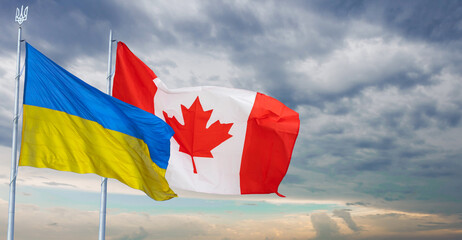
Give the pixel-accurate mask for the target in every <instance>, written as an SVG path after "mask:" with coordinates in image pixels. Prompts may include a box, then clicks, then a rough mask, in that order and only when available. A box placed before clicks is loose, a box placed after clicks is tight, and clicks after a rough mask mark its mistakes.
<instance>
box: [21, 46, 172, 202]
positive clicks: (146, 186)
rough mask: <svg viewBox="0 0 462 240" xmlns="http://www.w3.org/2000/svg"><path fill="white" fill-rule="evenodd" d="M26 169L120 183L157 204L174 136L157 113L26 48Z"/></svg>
mask: <svg viewBox="0 0 462 240" xmlns="http://www.w3.org/2000/svg"><path fill="white" fill-rule="evenodd" d="M25 78H26V80H25V87H24V108H23V109H24V110H23V131H22V144H21V155H20V160H19V165H20V166H32V167H37V168H52V169H56V170H59V171H70V172H76V173H95V174H98V175H100V176H103V177H107V178H115V179H117V180H119V181H121V182H122V183H124V184H126V185H128V186H130V187H132V188H135V189H139V190H141V191H144V192H145V193H146V194H147V195H148V196H149V197H151V198H153V199H155V200H167V199H170V198H172V197H176V194H175V193H174V192H173V191H172V190H171V189H170V187H169V185H168V183H167V181H166V180H165V171H166V169H167V166H168V159H169V157H170V138H171V137H172V136H173V134H174V132H173V130H172V129H171V128H170V126H168V125H167V124H166V123H165V122H164V121H162V120H161V119H160V118H158V117H156V116H154V115H153V114H151V113H148V112H146V111H143V110H141V109H139V108H137V107H135V106H132V105H130V104H127V103H124V102H122V101H120V100H118V99H116V98H113V97H111V96H109V95H107V94H105V93H103V92H101V91H99V90H98V89H96V88H94V87H92V86H90V85H88V84H86V83H85V82H83V81H82V80H80V79H79V78H77V77H75V76H74V75H72V74H71V73H69V72H67V71H66V70H65V69H63V68H62V67H60V66H58V65H57V64H56V63H54V62H53V61H51V60H50V59H48V58H47V57H46V56H44V55H43V54H42V53H40V52H39V51H37V50H36V49H35V48H33V47H32V46H31V45H29V44H28V43H27V44H26V77H25Z"/></svg>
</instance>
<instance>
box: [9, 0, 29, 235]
mask: <svg viewBox="0 0 462 240" xmlns="http://www.w3.org/2000/svg"><path fill="white" fill-rule="evenodd" d="M23 7H24V6H21V10H19V8H16V17H15V21H16V22H18V24H19V28H18V48H17V58H16V80H15V95H14V98H15V102H14V116H13V140H12V143H11V174H10V199H9V205H8V236H7V240H13V239H14V210H15V201H16V176H17V165H18V161H17V155H18V153H17V148H18V141H17V139H18V118H19V113H18V112H19V79H20V77H21V76H20V69H21V67H20V65H21V42H22V40H21V34H22V28H21V25H22V23H23V22H24V21H26V20H27V12H28V10H29V7H27V6H26V8H23Z"/></svg>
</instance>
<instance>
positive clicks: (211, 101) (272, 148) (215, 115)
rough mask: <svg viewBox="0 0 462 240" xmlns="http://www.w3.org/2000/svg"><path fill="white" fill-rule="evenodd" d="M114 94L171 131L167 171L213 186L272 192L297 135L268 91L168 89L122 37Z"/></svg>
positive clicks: (291, 115)
mask: <svg viewBox="0 0 462 240" xmlns="http://www.w3.org/2000/svg"><path fill="white" fill-rule="evenodd" d="M113 95H114V97H117V98H119V99H121V100H123V101H126V102H128V103H130V104H133V105H135V106H138V107H140V108H142V109H145V110H146V111H149V112H151V113H153V114H155V115H156V116H158V117H160V118H162V119H164V120H165V121H166V122H167V123H168V124H169V125H170V126H171V127H172V128H173V129H174V131H175V135H174V136H173V138H172V139H171V157H170V162H169V165H168V168H167V173H166V178H167V180H168V182H169V184H170V186H172V187H173V188H179V189H185V190H189V191H196V192H204V193H216V194H261V193H278V187H279V185H280V183H281V181H282V179H283V178H284V176H285V174H286V172H287V170H288V167H289V163H290V159H291V156H292V151H293V147H294V144H295V141H296V138H297V135H298V131H299V127H300V120H299V116H298V113H297V112H295V111H293V110H292V109H290V108H288V107H287V106H285V105H284V104H282V103H281V102H279V101H278V100H276V99H274V98H272V97H269V96H267V95H264V94H261V93H257V92H252V91H247V90H242V89H233V88H223V87H211V86H204V87H189V88H180V89H169V88H168V87H167V86H166V85H165V84H164V83H163V82H162V81H161V80H160V79H159V78H157V76H156V75H155V74H154V72H153V71H152V70H151V69H149V67H147V66H146V65H145V64H144V63H143V62H142V61H141V60H140V59H139V58H138V57H136V56H135V55H134V54H133V53H132V52H131V51H130V49H129V48H128V47H127V46H126V45H125V44H124V43H122V42H119V43H118V47H117V59H116V70H115V76H114V88H113Z"/></svg>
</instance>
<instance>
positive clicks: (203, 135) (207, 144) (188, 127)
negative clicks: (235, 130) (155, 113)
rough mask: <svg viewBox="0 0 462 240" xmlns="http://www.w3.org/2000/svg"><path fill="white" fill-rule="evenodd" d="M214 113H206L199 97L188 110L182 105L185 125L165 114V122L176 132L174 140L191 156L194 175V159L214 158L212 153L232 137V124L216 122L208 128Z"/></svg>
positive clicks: (182, 150)
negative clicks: (230, 132) (230, 131)
mask: <svg viewBox="0 0 462 240" xmlns="http://www.w3.org/2000/svg"><path fill="white" fill-rule="evenodd" d="M212 111H213V110H208V111H204V109H203V108H202V105H201V103H200V101H199V97H197V98H196V100H194V103H193V104H192V105H191V107H189V108H186V107H185V106H184V105H181V112H182V113H183V119H184V125H181V124H180V123H179V122H178V120H176V118H175V116H173V117H171V118H170V117H168V115H167V113H166V112H163V114H164V118H165V121H166V122H167V123H168V125H170V126H171V127H172V128H173V130H174V131H175V135H173V138H174V139H175V140H176V141H177V142H178V144H179V145H180V152H183V153H186V154H189V156H191V160H192V164H193V170H194V173H197V169H196V164H195V163H194V157H206V158H213V155H212V153H211V152H210V151H211V150H212V149H214V148H215V147H217V146H218V145H220V144H221V143H222V142H224V141H226V140H227V139H229V138H230V137H232V135H230V134H229V133H228V132H229V130H230V129H231V126H232V125H233V124H232V123H220V121H216V122H214V123H213V124H212V125H210V126H209V127H208V128H207V122H208V121H209V119H210V116H211V115H212Z"/></svg>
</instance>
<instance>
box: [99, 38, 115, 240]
mask: <svg viewBox="0 0 462 240" xmlns="http://www.w3.org/2000/svg"><path fill="white" fill-rule="evenodd" d="M114 41H115V40H113V39H112V30H110V31H109V53H108V59H107V89H106V93H107V94H108V95H111V89H112V81H111V77H112V42H114ZM106 202H107V178H105V177H103V178H101V207H100V210H99V238H98V239H99V240H104V239H105V238H106Z"/></svg>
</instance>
